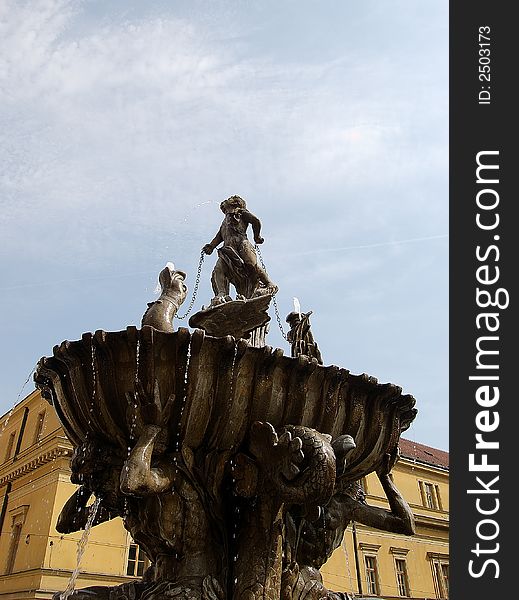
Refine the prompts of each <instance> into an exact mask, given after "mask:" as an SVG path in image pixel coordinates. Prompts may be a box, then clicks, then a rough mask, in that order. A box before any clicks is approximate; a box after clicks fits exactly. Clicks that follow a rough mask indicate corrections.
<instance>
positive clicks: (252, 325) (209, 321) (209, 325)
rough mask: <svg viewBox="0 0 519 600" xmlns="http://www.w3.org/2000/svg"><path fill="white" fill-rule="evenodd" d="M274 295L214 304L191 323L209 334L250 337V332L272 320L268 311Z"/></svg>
mask: <svg viewBox="0 0 519 600" xmlns="http://www.w3.org/2000/svg"><path fill="white" fill-rule="evenodd" d="M271 299H272V296H271V295H270V294H267V295H264V296H257V297H256V298H252V299H250V300H232V301H231V302H224V303H222V304H217V305H212V306H210V307H209V308H206V309H204V310H201V311H199V312H197V313H196V314H194V315H193V316H192V317H191V318H190V319H189V325H190V326H191V327H194V328H196V329H203V330H204V331H205V332H206V333H207V334H208V335H212V336H214V337H225V336H226V335H230V336H232V337H234V338H236V339H238V340H239V339H240V338H244V339H245V338H248V337H249V335H250V333H251V332H252V331H254V330H255V329H257V328H258V327H262V326H263V325H265V324H266V323H268V322H269V321H270V316H269V314H268V313H267V310H268V308H269V304H270V301H271Z"/></svg>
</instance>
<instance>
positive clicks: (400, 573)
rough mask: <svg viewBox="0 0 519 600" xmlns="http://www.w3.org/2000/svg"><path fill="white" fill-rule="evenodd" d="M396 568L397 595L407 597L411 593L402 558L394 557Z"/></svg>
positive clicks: (405, 566)
mask: <svg viewBox="0 0 519 600" xmlns="http://www.w3.org/2000/svg"><path fill="white" fill-rule="evenodd" d="M395 569H396V583H397V587H398V595H399V596H404V597H405V598H408V597H409V596H410V595H411V594H410V593H409V580H408V578H407V565H406V562H405V559H404V558H396V559H395Z"/></svg>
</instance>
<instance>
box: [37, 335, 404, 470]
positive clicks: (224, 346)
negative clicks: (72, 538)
mask: <svg viewBox="0 0 519 600" xmlns="http://www.w3.org/2000/svg"><path fill="white" fill-rule="evenodd" d="M137 380H138V381H139V382H140V384H141V385H142V387H143V389H144V391H145V392H146V393H148V394H149V395H153V389H154V386H155V385H156V382H157V384H158V386H159V388H160V390H159V393H160V397H161V398H164V399H165V398H170V397H172V398H173V404H172V407H171V416H170V419H169V426H168V439H167V440H166V442H165V443H166V444H167V446H168V447H169V448H170V449H172V450H173V449H174V448H178V445H179V444H180V445H182V446H183V445H186V446H188V447H189V448H191V449H192V450H197V449H199V448H204V449H205V450H207V451H212V450H215V451H224V450H232V449H238V448H239V447H240V446H241V445H242V444H243V443H244V440H245V438H246V435H247V432H248V431H249V429H250V426H251V424H252V423H254V422H255V421H267V422H269V423H271V424H272V425H273V426H274V427H275V428H276V429H277V428H279V427H282V426H284V425H286V424H293V425H304V426H306V427H311V428H313V429H316V430H318V431H320V432H321V433H325V434H330V435H331V436H332V439H335V438H337V437H338V436H340V435H343V434H349V435H351V436H352V437H353V438H354V439H355V443H356V448H355V449H354V450H353V451H352V452H351V453H349V455H348V462H347V464H346V465H345V469H344V475H343V477H344V478H347V479H351V480H356V479H359V478H360V477H363V476H364V475H366V474H368V473H370V472H372V471H374V470H376V469H377V467H378V466H379V464H380V462H381V460H382V457H383V456H384V454H386V453H388V452H391V451H392V450H393V449H394V448H395V447H396V446H397V445H398V439H399V437H400V434H401V432H402V431H404V430H405V429H407V428H408V426H409V424H410V423H411V422H412V420H413V419H414V417H415V415H416V409H415V408H414V404H415V400H414V398H413V397H412V396H410V395H403V394H402V393H401V392H402V391H401V388H399V387H398V386H395V385H393V384H389V383H386V384H380V383H378V382H377V380H376V379H375V378H373V377H369V376H368V375H365V374H363V375H353V374H351V373H350V372H349V371H347V370H346V369H341V368H339V367H336V366H322V365H317V364H316V363H315V361H314V362H312V361H310V360H308V359H306V357H299V358H297V359H295V358H290V357H287V356H283V352H282V351H281V350H272V348H270V347H268V346H267V347H263V348H254V347H251V346H250V345H249V344H248V343H247V342H245V341H244V340H239V341H236V340H234V338H232V337H227V338H214V337H210V336H207V335H205V334H204V332H203V331H200V330H196V331H194V332H193V333H191V332H189V331H188V330H187V329H182V328H181V329H179V330H178V331H176V332H174V333H162V332H159V331H156V330H154V329H153V328H151V327H143V328H142V330H137V329H136V328H134V327H128V328H127V329H126V330H125V331H120V332H113V333H110V332H104V331H97V332H96V333H95V334H94V335H92V334H89V333H86V334H84V335H83V337H82V339H81V340H80V341H76V342H68V341H66V342H63V343H62V344H61V345H59V346H56V347H55V348H54V355H53V357H50V358H43V359H41V361H40V363H39V366H38V372H37V376H36V382H37V385H38V386H39V387H40V388H41V389H42V392H43V394H44V396H45V397H46V398H47V399H48V400H49V401H50V402H51V403H52V404H53V406H54V407H55V409H56V411H57V413H58V416H59V419H60V421H61V423H62V425H63V428H64V429H65V432H66V434H67V436H68V437H69V438H70V440H71V441H72V442H73V444H74V445H76V446H79V445H80V444H81V443H82V442H84V441H85V439H86V436H87V435H91V436H93V437H95V438H97V439H101V440H102V439H105V440H106V441H107V442H109V443H110V444H114V443H116V444H117V445H119V446H120V447H121V448H122V449H126V448H127V446H128V440H129V439H132V438H133V439H134V438H135V433H136V432H135V431H132V427H133V425H132V420H131V419H130V418H129V416H128V406H129V397H131V396H132V395H133V394H134V392H135V389H134V386H135V382H136V381H137Z"/></svg>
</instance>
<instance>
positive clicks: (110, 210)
mask: <svg viewBox="0 0 519 600" xmlns="http://www.w3.org/2000/svg"><path fill="white" fill-rule="evenodd" d="M447 19H448V3H447V0H420V2H417V1H416V0H395V1H393V2H387V1H384V0H377V1H374V0H364V1H363V2H355V1H353V0H347V1H346V0H319V1H317V0H297V1H296V0H284V1H283V0H281V1H280V0H276V1H274V0H261V1H260V0H257V1H254V0H233V1H230V0H177V1H175V2H167V1H158V0H157V1H150V2H138V1H137V0H135V1H128V0H124V1H123V0H111V1H106V0H84V1H65V0H41V1H40V0H33V1H30V2H25V1H21V0H13V1H9V0H0V239H1V246H0V265H1V274H2V277H1V281H0V326H1V329H0V331H1V332H2V344H1V345H0V365H1V382H0V413H3V412H6V411H8V410H9V408H10V407H11V406H12V405H13V404H14V403H15V402H17V401H18V400H19V399H21V398H23V397H24V396H25V395H26V394H27V393H29V392H30V391H31V389H33V386H32V375H31V371H32V369H33V368H34V366H35V364H36V361H37V360H38V359H39V358H40V357H41V356H44V355H49V354H50V353H52V347H53V346H54V345H55V344H57V343H59V342H61V341H62V340H64V339H70V340H74V339H78V338H79V337H80V336H81V334H82V333H83V332H86V331H94V330H96V329H105V330H109V331H117V330H121V329H124V328H125V327H126V326H127V325H130V324H135V325H138V324H139V323H140V319H141V316H142V313H143V312H144V309H145V307H146V302H149V301H151V300H153V299H154V298H155V293H154V290H155V286H156V276H157V274H158V272H159V271H160V269H161V268H162V267H163V266H164V264H165V263H166V262H167V261H173V262H174V263H175V265H176V266H177V267H178V268H181V269H183V270H185V271H186V272H187V273H188V281H187V283H188V285H189V286H190V288H192V286H193V282H194V277H195V274H196V267H197V263H198V257H199V253H200V248H201V247H202V246H203V244H205V243H206V242H208V241H210V240H211V239H212V237H213V235H214V234H215V233H216V231H217V229H218V227H219V224H220V222H221V218H222V214H221V213H220V211H219V208H218V205H219V203H220V201H221V200H223V199H224V198H226V197H227V196H229V195H232V194H240V195H241V196H243V197H244V198H245V199H246V200H247V202H248V206H249V208H250V210H251V211H252V212H254V213H255V214H257V215H258V216H259V217H260V218H261V220H262V222H263V236H264V237H265V243H264V245H263V246H262V253H263V257H264V259H265V262H266V264H267V268H268V270H269V272H270V274H271V277H272V278H273V279H274V281H275V282H276V283H277V284H278V285H279V287H280V291H279V294H278V304H279V307H280V311H281V313H282V319H283V322H284V317H285V315H286V314H287V313H288V312H289V311H290V310H291V307H292V298H293V297H294V296H296V297H298V298H299V299H300V302H301V305H302V308H303V310H313V311H314V315H313V317H312V323H313V329H314V334H315V336H316V338H317V340H318V342H319V344H320V347H321V350H322V354H323V357H324V360H325V363H329V364H331V363H333V364H337V365H339V366H342V367H345V368H347V369H349V370H350V371H352V372H353V373H362V372H366V373H369V374H370V375H372V376H375V377H377V378H378V379H379V380H380V381H382V382H386V381H390V382H392V383H396V384H398V385H400V386H402V388H403V389H404V391H405V392H407V393H411V394H413V395H414V396H415V397H416V399H417V407H418V409H419V415H418V417H417V419H416V421H415V423H414V424H413V425H412V427H411V429H410V430H409V431H408V432H407V433H406V437H408V438H410V439H413V440H416V441H419V442H422V443H425V444H429V445H432V446H436V447H439V448H444V449H447V448H448V429H447V428H448V425H447V410H448V370H447V367H448V343H447V341H448V340H447V328H448V313H447V309H448V302H447V300H448V298H447V285H448V272H447V257H448V237H447V232H448V214H447V208H448V180H447V177H448V173H447V165H448V145H447V144H448V112H447V111H448V104H447V102H448V89H447V81H448V44H447V35H448V29H447V26H448V21H447ZM214 261H215V256H214V255H212V256H211V257H208V258H207V260H206V262H205V264H204V266H203V271H202V284H201V288H200V293H199V297H198V298H197V300H196V304H195V307H199V306H200V305H201V304H207V302H208V300H209V299H210V297H211V292H210V285H209V277H210V273H211V269H212V266H213V264H214ZM178 323H181V322H178V321H177V324H178ZM269 343H270V344H271V345H273V346H279V347H282V348H285V351H286V352H287V353H288V352H289V349H288V347H287V345H286V342H284V340H283V339H282V337H281V335H280V333H279V330H277V326H276V322H275V318H273V320H272V326H271V333H270V335H269ZM30 375H31V377H30V380H29V382H28V383H27V384H26V385H25V386H24V382H25V381H26V379H27V378H28V377H29V376H30Z"/></svg>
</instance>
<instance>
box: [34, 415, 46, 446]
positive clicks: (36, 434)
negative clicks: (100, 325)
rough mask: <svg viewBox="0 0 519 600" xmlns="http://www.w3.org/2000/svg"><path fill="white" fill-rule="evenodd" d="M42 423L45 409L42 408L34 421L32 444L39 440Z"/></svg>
mask: <svg viewBox="0 0 519 600" xmlns="http://www.w3.org/2000/svg"><path fill="white" fill-rule="evenodd" d="M44 423H45V411H44V410H43V411H42V412H41V413H40V414H39V415H38V420H37V421H36V430H35V432H34V442H33V443H34V444H37V443H38V442H39V441H40V438H41V434H42V431H43V425H44Z"/></svg>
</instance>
